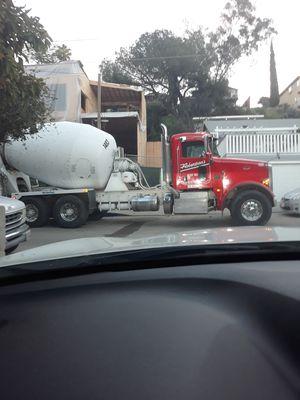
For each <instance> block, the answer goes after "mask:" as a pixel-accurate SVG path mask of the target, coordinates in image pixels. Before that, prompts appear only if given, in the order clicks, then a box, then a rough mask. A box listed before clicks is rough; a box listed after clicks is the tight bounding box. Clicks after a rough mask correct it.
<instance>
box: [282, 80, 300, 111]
mask: <svg viewBox="0 0 300 400" xmlns="http://www.w3.org/2000/svg"><path fill="white" fill-rule="evenodd" d="M279 104H288V105H289V106H291V107H293V108H299V109H300V79H298V80H297V81H295V82H294V83H293V84H292V85H290V86H289V88H288V89H287V90H285V91H284V92H283V93H282V94H281V96H280V101H279Z"/></svg>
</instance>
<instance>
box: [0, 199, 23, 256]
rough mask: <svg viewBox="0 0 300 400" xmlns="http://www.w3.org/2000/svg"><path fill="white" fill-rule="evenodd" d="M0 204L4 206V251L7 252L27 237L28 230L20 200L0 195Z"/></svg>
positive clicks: (11, 250)
mask: <svg viewBox="0 0 300 400" xmlns="http://www.w3.org/2000/svg"><path fill="white" fill-rule="evenodd" d="M0 206H4V208H5V252H6V253H7V254H8V253H11V252H13V251H14V250H15V249H16V248H17V247H18V245H19V244H20V243H22V242H25V241H26V240H27V239H28V237H29V233H30V230H29V227H28V225H27V224H26V207H25V204H24V203H23V202H22V201H19V200H15V199H10V198H8V197H4V196H0Z"/></svg>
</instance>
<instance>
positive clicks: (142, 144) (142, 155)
mask: <svg viewBox="0 0 300 400" xmlns="http://www.w3.org/2000/svg"><path fill="white" fill-rule="evenodd" d="M139 116H140V121H139V123H138V127H137V148H138V151H137V154H138V163H139V164H140V165H143V166H145V160H146V156H147V110H146V100H145V95H144V92H141V102H140V109H139Z"/></svg>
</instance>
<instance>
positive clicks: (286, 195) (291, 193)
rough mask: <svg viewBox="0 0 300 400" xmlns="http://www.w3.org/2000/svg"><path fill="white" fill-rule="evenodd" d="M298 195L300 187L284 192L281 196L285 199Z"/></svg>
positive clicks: (299, 194) (294, 197)
mask: <svg viewBox="0 0 300 400" xmlns="http://www.w3.org/2000/svg"><path fill="white" fill-rule="evenodd" d="M299 197H300V188H297V189H294V190H291V191H290V192H287V193H285V195H284V196H283V198H284V199H286V200H291V199H296V198H299Z"/></svg>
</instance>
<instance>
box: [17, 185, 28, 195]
mask: <svg viewBox="0 0 300 400" xmlns="http://www.w3.org/2000/svg"><path fill="white" fill-rule="evenodd" d="M18 189H19V192H20V193H25V192H28V187H27V185H26V183H25V182H21V183H18Z"/></svg>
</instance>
